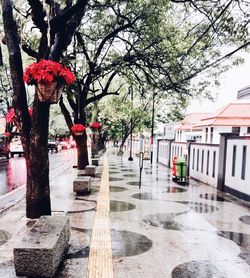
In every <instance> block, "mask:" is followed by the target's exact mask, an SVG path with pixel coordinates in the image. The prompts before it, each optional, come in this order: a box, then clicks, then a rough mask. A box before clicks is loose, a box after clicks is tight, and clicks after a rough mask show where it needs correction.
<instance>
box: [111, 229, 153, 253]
mask: <svg viewBox="0 0 250 278" xmlns="http://www.w3.org/2000/svg"><path fill="white" fill-rule="evenodd" d="M111 240H112V255H113V257H125V256H126V257H128V256H136V255H139V254H142V253H144V252H146V251H148V250H149V249H150V248H151V247H152V245H153V242H152V241H151V240H150V239H149V238H147V237H146V236H144V235H141V234H137V233H133V232H129V231H116V230H111Z"/></svg>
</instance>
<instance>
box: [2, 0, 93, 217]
mask: <svg viewBox="0 0 250 278" xmlns="http://www.w3.org/2000/svg"><path fill="white" fill-rule="evenodd" d="M28 3H29V5H30V7H31V14H32V20H33V23H34V24H35V25H36V26H37V27H38V28H39V30H40V32H41V39H40V45H39V50H38V53H35V56H36V58H37V59H41V58H46V57H50V59H54V60H59V59H60V57H61V55H62V53H63V51H64V50H65V48H66V47H67V46H68V45H69V44H70V42H71V37H72V36H73V34H74V31H75V29H76V28H77V27H78V25H79V24H80V20H81V17H82V16H83V11H84V7H85V5H86V3H87V1H86V0H78V1H77V3H76V5H75V6H71V5H69V6H68V7H69V8H68V10H69V12H67V11H65V12H64V13H63V14H62V15H61V16H60V15H59V16H56V25H55V28H54V30H52V31H51V34H52V38H51V41H54V47H53V45H52V48H51V47H48V41H47V28H48V26H47V23H46V22H45V20H44V17H45V16H46V13H45V12H44V11H43V4H42V3H41V2H40V1H39V0H29V1H28ZM80 5H81V8H80ZM70 6H71V7H70ZM2 12H3V22H4V31H5V37H6V42H7V47H8V52H9V64H10V71H11V78H12V83H13V91H14V97H13V101H14V108H15V112H16V114H17V118H18V128H19V132H20V135H21V140H22V144H23V148H24V155H25V159H26V167H27V187H26V215H27V217H29V218H38V217H40V216H41V215H50V214H51V203H50V187H49V158H48V123H49V108H50V105H49V104H48V103H41V102H39V101H38V99H37V97H35V100H34V103H33V114H32V119H31V118H30V115H29V112H28V104H27V98H26V90H25V85H24V82H23V67H22V57H21V51H20V46H19V38H18V32H17V26H16V22H15V20H14V18H13V10H12V3H11V1H10V0H3V1H2ZM61 23H62V24H61ZM58 26H62V27H63V28H59V29H58ZM65 28H66V29H67V37H65V39H64V41H60V42H59V41H58V39H55V38H59V37H60V38H64V36H63V35H62V33H63V32H65V30H66V29H65ZM53 36H54V37H53ZM59 43H60V44H61V46H60V47H58V44H59ZM26 50H27V51H28V50H29V51H31V52H30V53H33V54H34V52H33V51H32V50H30V49H26ZM27 51H26V52H27ZM33 56H34V55H33ZM54 56H55V57H54ZM85 137H86V133H85V135H84V136H82V138H77V140H76V141H77V144H78V146H81V145H83V146H84V144H85V143H84V142H86V140H85ZM79 149H80V148H79ZM82 163H83V164H86V163H87V162H86V161H82ZM87 164H88V163H87Z"/></svg>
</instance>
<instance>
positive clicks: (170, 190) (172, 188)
mask: <svg viewBox="0 0 250 278" xmlns="http://www.w3.org/2000/svg"><path fill="white" fill-rule="evenodd" d="M186 191H187V189H185V188H181V187H175V186H168V187H167V189H166V190H164V191H162V193H181V192H186Z"/></svg>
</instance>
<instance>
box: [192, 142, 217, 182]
mask: <svg viewBox="0 0 250 278" xmlns="http://www.w3.org/2000/svg"><path fill="white" fill-rule="evenodd" d="M218 159H219V145H211V144H196V143H192V144H191V146H190V165H189V167H190V168H189V174H190V177H192V178H195V179H197V180H200V181H202V182H204V183H207V184H210V185H212V186H214V187H216V186H217V179H218Z"/></svg>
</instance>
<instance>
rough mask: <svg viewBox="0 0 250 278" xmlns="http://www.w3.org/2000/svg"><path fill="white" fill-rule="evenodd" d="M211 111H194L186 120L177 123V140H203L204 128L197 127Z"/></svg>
mask: <svg viewBox="0 0 250 278" xmlns="http://www.w3.org/2000/svg"><path fill="white" fill-rule="evenodd" d="M208 115H209V113H192V114H190V115H188V116H187V117H186V118H185V119H184V120H182V121H180V122H178V123H176V124H175V127H174V128H175V141H176V142H187V140H196V142H197V143H198V142H200V141H201V137H202V128H200V127H196V125H198V124H200V122H201V119H203V118H205V117H207V116H208Z"/></svg>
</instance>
